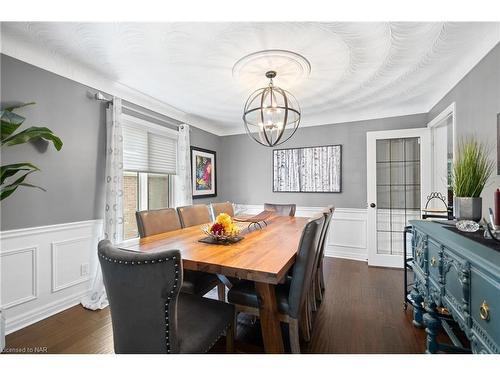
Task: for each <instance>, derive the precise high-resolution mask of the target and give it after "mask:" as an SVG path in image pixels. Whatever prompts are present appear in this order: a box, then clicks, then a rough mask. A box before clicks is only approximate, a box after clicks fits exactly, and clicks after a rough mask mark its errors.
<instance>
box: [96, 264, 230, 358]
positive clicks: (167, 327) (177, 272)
mask: <svg viewBox="0 0 500 375" xmlns="http://www.w3.org/2000/svg"><path fill="white" fill-rule="evenodd" d="M99 257H100V258H102V259H104V260H106V261H108V262H110V263H118V264H129V263H130V264H132V265H140V264H154V263H155V260H151V261H147V260H145V261H144V262H143V263H141V262H134V261H131V262H127V261H122V260H118V259H113V258H108V257H107V256H105V255H103V254H99ZM169 260H173V261H174V267H175V268H176V271H175V274H176V275H178V274H179V271H178V270H177V269H178V268H179V263H178V262H177V257H175V256H173V257H172V258H163V259H158V262H159V263H161V262H163V261H165V262H167V261H169ZM178 281H179V278H178V276H176V277H175V278H174V285H173V286H172V290H171V291H170V292H169V295H170V296H172V295H173V294H174V291H175V289H176V288H177V282H178ZM171 299H172V297H167V303H166V304H165V336H166V341H167V353H168V354H170V332H169V325H168V318H169V311H168V310H169V304H170V300H171ZM219 337H220V336H219ZM217 340H218V338H217ZM217 340H216V341H215V342H217ZM215 342H214V344H215ZM212 345H213V344H212Z"/></svg>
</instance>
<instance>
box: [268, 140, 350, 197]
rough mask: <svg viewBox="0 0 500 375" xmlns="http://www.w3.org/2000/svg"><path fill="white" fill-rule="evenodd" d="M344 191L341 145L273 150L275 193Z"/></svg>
mask: <svg viewBox="0 0 500 375" xmlns="http://www.w3.org/2000/svg"><path fill="white" fill-rule="evenodd" d="M341 191H342V145H331V146H317V147H301V148H288V149H281V150H273V192H280V193H340V192H341Z"/></svg>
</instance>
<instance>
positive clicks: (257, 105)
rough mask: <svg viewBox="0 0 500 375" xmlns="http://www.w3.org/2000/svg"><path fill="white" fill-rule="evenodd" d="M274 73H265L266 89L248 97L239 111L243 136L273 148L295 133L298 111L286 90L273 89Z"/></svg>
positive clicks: (297, 123)
mask: <svg viewBox="0 0 500 375" xmlns="http://www.w3.org/2000/svg"><path fill="white" fill-rule="evenodd" d="M276 74H277V73H276V72H275V71H273V70H270V71H268V72H266V77H267V78H268V79H269V85H268V86H267V87H263V88H260V89H257V90H255V91H254V92H253V93H252V94H250V96H249V97H248V99H247V101H246V103H245V109H244V111H243V122H244V124H245V130H246V132H247V134H248V135H249V136H250V138H252V139H253V140H254V141H255V142H257V143H259V144H261V145H263V146H266V147H274V146H277V145H280V144H282V143H284V142H286V141H288V140H289V139H290V138H291V137H292V136H293V135H294V134H295V132H296V131H297V129H298V127H299V123H300V117H301V111H300V106H299V103H298V101H297V99H296V98H295V97H294V96H293V95H292V94H291V93H290V92H288V91H287V90H284V89H282V88H280V87H278V86H274V84H273V78H275V77H276Z"/></svg>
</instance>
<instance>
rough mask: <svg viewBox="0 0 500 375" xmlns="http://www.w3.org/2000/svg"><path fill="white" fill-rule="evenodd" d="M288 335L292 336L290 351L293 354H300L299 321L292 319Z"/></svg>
mask: <svg viewBox="0 0 500 375" xmlns="http://www.w3.org/2000/svg"><path fill="white" fill-rule="evenodd" d="M288 335H289V336H290V349H291V350H292V354H300V340H299V321H298V320H297V319H293V318H290V320H289V322H288Z"/></svg>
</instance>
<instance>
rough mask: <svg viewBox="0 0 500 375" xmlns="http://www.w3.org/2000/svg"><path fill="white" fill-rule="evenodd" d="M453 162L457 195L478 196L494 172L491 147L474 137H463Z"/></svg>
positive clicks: (454, 191) (453, 183) (454, 185)
mask: <svg viewBox="0 0 500 375" xmlns="http://www.w3.org/2000/svg"><path fill="white" fill-rule="evenodd" d="M457 151H458V155H457V158H456V159H455V162H454V164H453V173H452V186H453V194H454V196H455V197H470V198H477V197H479V196H480V195H481V192H482V191H483V189H484V186H485V185H486V182H487V181H488V178H490V176H491V173H492V172H493V167H494V161H493V160H491V159H489V155H490V152H491V148H489V147H488V145H487V144H485V143H482V142H479V141H478V140H477V139H475V138H474V137H467V138H462V139H461V140H460V141H459V144H458V150H457Z"/></svg>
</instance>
